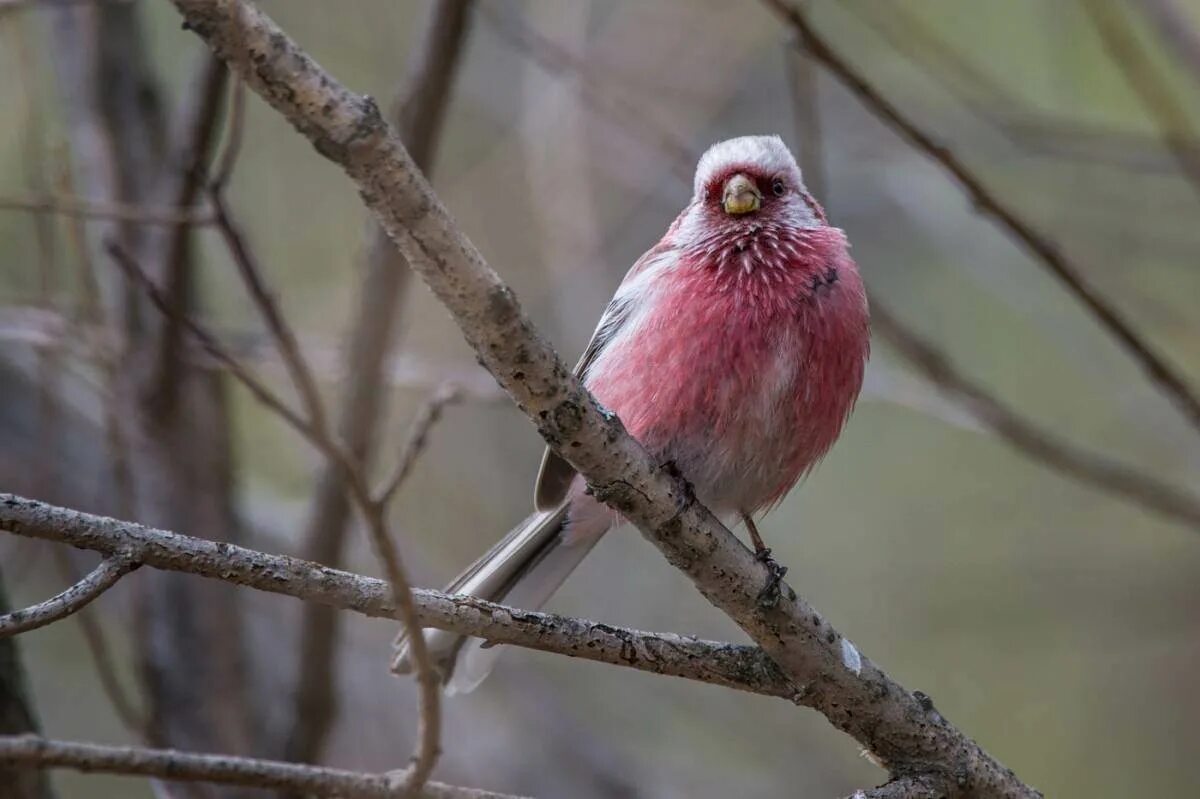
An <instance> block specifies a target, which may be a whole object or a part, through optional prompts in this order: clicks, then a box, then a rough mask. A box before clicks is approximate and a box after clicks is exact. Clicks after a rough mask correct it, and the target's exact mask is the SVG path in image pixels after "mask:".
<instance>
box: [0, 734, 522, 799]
mask: <svg viewBox="0 0 1200 799" xmlns="http://www.w3.org/2000/svg"><path fill="white" fill-rule="evenodd" d="M0 763H9V764H13V765H21V766H27V767H33V768H39V769H45V768H70V769H74V770H76V771H85V772H101V773H107V774H136V775H141V776H146V777H159V778H162V779H168V780H171V781H172V782H211V783H219V784H223V785H240V786H244V787H248V788H275V789H284V790H294V791H303V792H305V793H308V794H316V795H318V796H330V797H334V796H338V797H353V798H354V799H397V798H398V797H401V796H403V795H404V794H403V793H402V791H401V789H400V788H399V786H398V782H397V779H398V778H397V777H394V776H392V775H391V774H365V773H362V772H357V771H346V770H344V769H336V768H325V767H323V766H306V765H301V764H297V763H280V762H278V761H274V760H256V759H253V758H248V757H232V756H230V755H208V754H196V753H193V752H180V751H178V750H175V749H146V748H142V747H137V746H102V745H100V744H89V743H75V742H72V741H54V740H49V739H46V738H41V737H38V736H36V735H4V736H0ZM418 795H419V796H422V797H425V799H518V797H514V796H511V795H509V794H500V793H494V792H492V791H481V790H476V789H474V788H459V787H456V786H453V785H446V784H444V783H433V782H431V783H427V784H426V785H425V788H424V790H422V791H421V793H420V794H418Z"/></svg>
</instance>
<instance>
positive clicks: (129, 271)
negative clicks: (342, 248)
mask: <svg viewBox="0 0 1200 799" xmlns="http://www.w3.org/2000/svg"><path fill="white" fill-rule="evenodd" d="M108 254H109V255H111V256H112V258H113V260H114V261H115V262H116V264H117V266H119V267H120V268H121V270H122V271H123V272H124V273H125V274H126V276H128V277H129V279H130V280H132V281H133V282H134V283H135V284H136V285H138V286H139V287H140V288H141V289H142V291H144V292H145V293H146V296H148V297H149V298H150V301H151V302H153V303H154V305H155V307H156V308H158V310H159V312H161V313H163V314H174V313H176V311H175V310H174V309H173V308H172V306H171V305H170V304H169V303H168V302H167V300H166V298H165V297H164V296H163V294H162V292H161V291H160V290H159V288H158V286H156V285H154V282H153V281H152V280H150V278H149V277H148V276H147V275H146V273H145V272H143V271H142V269H141V267H140V266H138V264H137V262H136V261H134V260H133V257H132V256H131V255H130V254H129V253H127V252H126V251H125V250H124V249H123V248H122V247H121V246H120V245H118V244H116V243H115V242H111V241H110V242H108ZM182 321H183V324H184V325H185V326H186V327H187V329H188V332H189V333H190V334H191V335H192V337H193V338H195V339H196V341H197V342H198V343H199V344H200V346H201V347H202V348H203V349H204V351H205V352H206V353H208V354H209V356H211V357H212V358H213V359H214V360H216V361H217V362H218V363H220V364H221V365H222V366H223V367H225V369H226V370H228V372H229V373H230V374H231V375H233V377H234V378H235V379H237V381H238V382H240V383H241V384H242V385H243V386H245V387H246V389H247V390H249V391H250V393H251V394H252V395H253V396H254V398H255V399H257V400H258V401H259V402H261V403H262V404H263V405H265V406H266V407H267V408H268V409H269V410H271V411H272V412H273V413H275V414H276V415H277V416H279V417H280V418H282V419H283V420H284V421H285V422H287V423H288V424H289V425H291V426H292V428H293V429H295V430H296V431H297V432H298V433H300V434H301V435H302V436H304V438H305V439H306V440H311V439H312V437H313V433H312V431H311V428H310V427H309V424H308V422H307V421H306V420H305V419H304V418H302V417H301V416H300V415H299V414H298V413H296V412H295V411H294V410H292V409H291V408H290V407H288V405H287V403H286V402H284V401H283V400H282V399H281V398H280V397H278V396H277V395H276V394H275V392H273V391H271V389H269V388H267V386H266V384H265V383H263V382H262V381H260V380H259V379H258V378H256V377H255V376H254V375H253V374H252V373H251V372H250V371H249V370H248V369H247V368H246V367H245V366H243V365H242V364H241V362H240V361H238V360H237V359H236V358H234V357H233V356H232V355H230V354H229V353H228V352H227V351H226V349H225V348H224V347H223V346H222V345H221V343H220V342H219V341H217V338H216V336H214V335H213V334H212V333H210V332H209V331H208V330H207V329H206V328H204V327H203V326H202V325H201V324H200V323H199V322H197V321H196V320H195V319H193V318H192V317H190V316H187V315H183V316H182Z"/></svg>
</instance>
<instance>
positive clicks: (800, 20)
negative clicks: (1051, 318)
mask: <svg viewBox="0 0 1200 799" xmlns="http://www.w3.org/2000/svg"><path fill="white" fill-rule="evenodd" d="M763 2H764V3H765V4H766V5H768V6H769V7H771V8H772V9H773V10H774V11H775V12H776V13H777V14H778V15H779V16H780V17H781V18H782V19H783V20H784V21H785V22H787V23H788V24H789V25H791V26H792V27H793V28H794V29H795V30H796V32H797V34H799V37H800V42H801V43H802V44H803V46H804V47H806V48H807V49H808V51H809V53H811V54H812V56H813V57H814V58H816V59H817V60H818V61H820V62H821V63H822V64H824V65H825V67H826V69H828V70H829V71H830V73H832V74H833V75H834V76H835V77H836V78H837V79H838V80H839V81H841V82H842V84H843V85H845V86H846V88H847V89H849V90H850V91H851V92H852V93H853V94H854V95H855V96H856V97H858V99H859V100H860V101H861V102H862V104H863V105H864V106H866V107H867V108H868V109H869V110H870V111H871V112H872V113H874V114H875V116H877V117H878V118H879V119H880V120H882V121H883V122H884V123H886V124H887V125H888V126H889V127H891V128H892V129H893V130H894V131H896V132H897V133H898V134H900V136H901V137H902V138H904V139H905V140H907V141H908V142H909V143H910V144H911V145H912V146H913V147H915V148H916V149H917V150H920V151H921V152H923V153H925V154H926V155H928V156H929V157H930V158H932V159H933V160H934V161H936V162H937V163H938V164H940V165H941V166H942V168H943V169H945V170H946V171H947V172H949V173H950V174H951V176H953V177H954V179H955V180H956V181H957V182H958V185H959V187H960V188H961V189H962V190H963V191H964V192H965V193H966V195H967V196H968V197H969V198H970V200H971V202H972V204H973V205H974V207H975V208H976V209H977V210H978V211H980V212H981V213H983V214H986V215H988V216H990V217H992V218H993V219H994V220H995V221H996V222H997V223H998V224H999V225H1000V227H1001V228H1003V229H1004V230H1005V231H1007V232H1008V234H1009V235H1010V236H1012V237H1013V238H1014V239H1016V240H1017V241H1019V242H1020V243H1021V244H1022V245H1024V246H1025V248H1026V249H1027V250H1028V251H1029V252H1030V253H1031V254H1032V255H1033V256H1035V258H1036V259H1037V260H1038V261H1039V262H1040V263H1041V264H1042V265H1043V266H1044V267H1045V268H1046V269H1047V270H1049V271H1050V273H1051V274H1053V275H1054V276H1055V277H1056V278H1058V280H1059V282H1060V283H1062V285H1063V286H1064V287H1065V288H1066V289H1067V291H1068V292H1070V293H1071V294H1072V295H1074V296H1075V298H1076V299H1077V300H1078V301H1079V302H1080V303H1082V304H1083V306H1084V307H1085V308H1086V309H1087V310H1088V312H1089V313H1091V315H1092V316H1093V317H1094V318H1095V319H1096V321H1097V322H1099V324H1100V326H1101V327H1102V328H1104V329H1105V330H1106V331H1107V332H1108V333H1109V334H1110V335H1111V336H1112V337H1113V338H1114V339H1116V340H1117V342H1118V343H1119V344H1120V345H1121V346H1122V347H1123V348H1124V349H1125V350H1126V351H1127V352H1128V353H1129V355H1130V356H1131V357H1132V358H1133V359H1134V360H1135V361H1137V362H1138V363H1139V364H1141V366H1142V369H1143V370H1144V371H1145V372H1146V374H1147V375H1148V376H1149V377H1150V379H1151V381H1152V382H1153V383H1154V384H1156V385H1157V386H1158V388H1159V390H1160V391H1162V392H1163V394H1165V395H1166V396H1167V397H1168V398H1169V399H1170V400H1171V401H1172V402H1173V403H1174V404H1175V406H1176V407H1177V408H1178V409H1179V410H1180V411H1181V412H1182V413H1183V415H1184V416H1185V417H1186V418H1187V420H1188V421H1189V422H1190V423H1191V424H1192V426H1193V427H1195V428H1196V429H1197V430H1200V397H1198V396H1197V395H1196V393H1195V392H1194V391H1193V390H1192V388H1191V387H1190V386H1189V385H1188V381H1187V380H1186V379H1185V378H1184V376H1183V374H1182V373H1180V372H1179V371H1178V370H1177V369H1176V368H1175V367H1174V366H1172V365H1171V364H1170V363H1168V362H1167V361H1166V359H1164V358H1163V356H1162V355H1160V354H1159V353H1158V352H1157V350H1155V348H1154V347H1153V346H1152V345H1151V344H1150V342H1148V341H1146V340H1145V338H1144V337H1143V336H1142V335H1141V333H1139V332H1138V331H1137V330H1136V329H1134V327H1133V325H1131V324H1130V323H1129V321H1128V320H1126V319H1125V317H1124V316H1123V315H1122V314H1121V312H1120V311H1118V310H1117V309H1116V307H1115V306H1113V305H1112V304H1111V303H1110V302H1109V301H1108V300H1107V299H1105V298H1104V297H1103V296H1101V295H1100V293H1099V292H1098V291H1097V290H1096V287H1095V286H1093V285H1092V284H1091V283H1090V282H1089V280H1088V278H1087V277H1086V276H1085V274H1084V272H1083V270H1081V269H1080V268H1079V266H1078V265H1077V264H1075V263H1074V262H1072V261H1071V260H1070V259H1068V258H1067V256H1066V255H1064V254H1063V253H1062V252H1061V251H1060V250H1059V249H1058V247H1057V246H1056V245H1055V244H1054V243H1052V242H1051V241H1050V240H1049V239H1048V238H1047V237H1045V236H1043V235H1042V234H1041V233H1039V232H1037V231H1036V230H1035V229H1034V228H1033V227H1032V226H1031V225H1030V224H1029V223H1028V222H1027V221H1026V220H1024V219H1022V218H1021V217H1020V216H1018V215H1017V212H1016V211H1015V210H1013V209H1012V208H1011V207H1009V206H1008V205H1006V204H1004V202H1003V201H1001V199H1000V198H999V197H997V196H996V195H995V194H994V193H993V192H992V191H991V190H990V189H988V188H987V186H986V185H984V183H983V181H982V180H980V178H979V177H978V176H977V175H975V173H973V172H971V170H969V169H968V168H967V166H966V164H964V163H963V162H962V161H961V160H960V159H959V158H958V156H956V155H955V154H954V153H953V152H951V151H950V150H948V149H947V148H946V147H944V146H942V145H941V144H939V143H938V142H937V141H935V140H934V138H933V136H932V135H931V134H930V133H928V132H926V131H925V130H922V129H921V128H920V127H919V126H918V125H917V124H916V123H915V122H913V121H912V120H911V119H909V118H908V116H907V115H905V114H904V112H902V111H901V110H900V109H899V108H898V107H897V106H896V105H894V104H893V103H892V102H891V101H890V100H888V99H887V98H886V97H884V96H883V94H882V93H881V92H880V91H879V90H878V89H876V88H875V87H874V86H873V85H871V84H870V83H868V82H867V80H866V78H864V77H863V76H862V75H860V74H859V73H858V71H857V70H855V69H854V68H853V67H852V66H850V63H849V62H848V61H847V60H846V59H845V58H844V57H843V56H842V55H841V54H839V53H837V52H835V51H834V50H833V49H832V48H831V47H830V46H829V44H828V42H826V41H825V39H824V38H823V37H821V35H820V34H818V33H817V31H816V30H815V29H814V28H813V26H812V24H811V23H810V22H809V21H808V17H807V15H806V14H805V13H804V11H802V10H801V9H800V8H798V7H797V6H796V5H794V4H792V3H789V2H787V0H763ZM177 5H178V2H177Z"/></svg>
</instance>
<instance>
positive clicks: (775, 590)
mask: <svg viewBox="0 0 1200 799" xmlns="http://www.w3.org/2000/svg"><path fill="white" fill-rule="evenodd" d="M741 517H742V523H743V524H745V525H746V530H747V531H748V532H749V533H750V540H751V541H752V542H753V543H754V557H755V558H757V559H758V560H759V561H760V562H761V563H763V564H764V565H765V566H766V567H767V584H766V585H764V586H763V589H762V590H761V591H759V592H758V606H759V607H761V608H773V607H775V606H776V605H777V604H779V583H780V582H781V581H782V580H783V577H784V575H785V574H787V566H781V565H780V564H779V563H778V562H776V560H775V559H774V558H772V557H771V549H770V547H768V546H767V545H766V543H764V542H763V540H762V536H761V535H759V533H758V526H757V525H755V524H754V519H752V518H750V514H749V513H742V514H741Z"/></svg>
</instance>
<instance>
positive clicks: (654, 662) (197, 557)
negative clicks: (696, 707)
mask: <svg viewBox="0 0 1200 799" xmlns="http://www.w3.org/2000/svg"><path fill="white" fill-rule="evenodd" d="M0 530H7V531H9V532H11V533H14V534H15V535H19V536H25V537H29V538H37V539H42V540H46V541H57V542H59V543H62V544H68V545H70V546H73V547H78V548H81V549H88V550H93V551H96V552H100V553H102V554H109V553H113V552H123V553H127V555H128V557H130V558H132V559H134V560H136V561H137V562H138V563H140V564H142V565H144V566H149V567H151V568H154V569H160V570H164V571H175V572H183V573H186V574H195V575H198V576H200V577H207V578H210V579H215V580H221V581H223V582H226V583H230V584H233V585H240V586H245V587H247V588H254V589H256V590H259V591H269V592H271V593H275V594H281V595H284V596H290V597H293V598H295V599H299V600H302V601H305V602H309V603H317V604H320V605H325V606H328V607H332V608H337V609H340V610H350V611H354V612H356V613H361V614H363V615H365V616H369V617H371V618H386V619H394V618H396V617H397V613H396V606H395V603H394V602H393V601H392V598H391V592H390V591H389V589H388V584H387V583H386V582H385V581H383V580H377V579H375V578H373V577H365V576H363V575H359V574H353V573H351V572H345V571H341V570H339V569H331V568H328V567H326V566H323V565H321V564H318V563H312V562H309V561H306V560H300V559H299V558H292V557H288V556H286V555H271V554H268V553H264V552H257V551H255V550H252V549H246V548H244V547H239V546H234V545H232V544H224V543H218V542H215V541H209V540H206V539H203V538H192V537H190V536H186V535H179V534H177V533H171V532H167V531H164V530H156V529H154V528H150V527H143V526H142V525H139V524H135V523H133V522H124V521H119V520H116V519H109V518H106V517H103V516H94V515H91V514H87V513H82V512H80V511H75V510H70V509H68V508H57V507H54V506H53V505H47V504H45V503H41V502H38V501H36V500H31V499H26V498H24V497H16V496H13V495H8V494H0ZM413 595H414V597H415V601H416V603H417V606H418V609H419V615H420V619H421V625H422V626H424V627H437V628H441V629H447V630H451V631H453V632H457V633H460V634H462V635H468V636H471V637H474V638H483V639H485V640H489V641H494V642H496V643H498V644H510V645H513V646H520V647H524V648H527V649H535V650H538V651H542V652H550V653H554V654H559V655H566V656H568V657H577V658H580V659H581V660H590V661H594V662H597V663H607V664H610V665H615V666H625V667H628V668H634V669H638V670H640V671H647V672H651V673H654V674H664V675H668V676H674V677H683V678H685V679H690V680H698V681H700V682H708V683H713V684H715V685H723V686H726V687H729V688H736V689H738V690H741V691H749V692H752V693H758V694H763V695H766V696H775V697H782V698H785V699H789V700H794V701H802V697H799V698H798V689H797V688H796V686H795V685H793V684H792V683H791V682H789V681H788V680H787V679H786V678H785V677H784V676H783V675H782V673H781V672H780V671H779V668H778V667H777V666H776V665H775V664H774V663H773V662H772V661H771V659H770V658H768V657H767V656H766V654H765V653H764V652H763V651H762V650H761V649H759V648H758V647H754V646H743V645H736V644H727V643H720V642H716V641H704V640H701V639H697V638H692V637H690V636H681V635H675V634H673V633H653V632H641V631H638V630H631V629H627V628H622V627H615V626H612V625H608V624H601V623H599V622H592V621H587V620H585V619H574V618H568V617H565V616H559V615H556V614H550V613H535V612H531V611H526V610H520V609H518V608H511V607H505V606H503V605H497V604H494V603H492V602H486V601H484V600H482V599H478V598H476V597H470V596H450V595H448V594H444V593H442V592H440V591H428V590H425V589H414V591H413Z"/></svg>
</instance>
